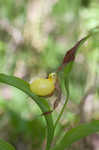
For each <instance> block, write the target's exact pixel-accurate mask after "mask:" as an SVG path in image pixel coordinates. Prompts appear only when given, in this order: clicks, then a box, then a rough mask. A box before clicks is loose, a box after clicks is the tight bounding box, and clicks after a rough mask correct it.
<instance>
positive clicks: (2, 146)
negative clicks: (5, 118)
mask: <svg viewBox="0 0 99 150" xmlns="http://www.w3.org/2000/svg"><path fill="white" fill-rule="evenodd" d="M0 150H15V148H14V147H13V146H12V145H10V144H9V143H7V142H5V141H3V140H2V139H0Z"/></svg>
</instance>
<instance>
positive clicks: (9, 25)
mask: <svg viewBox="0 0 99 150" xmlns="http://www.w3.org/2000/svg"><path fill="white" fill-rule="evenodd" d="M37 2H38V3H41V2H43V0H38V1H37ZM38 3H37V4H38ZM47 3H48V4H47ZM50 3H51V4H50ZM98 3H99V2H98V0H94V1H93V0H74V1H73V0H57V1H53V2H52V1H50V2H49V1H48V0H47V1H46V2H45V4H43V3H42V5H40V7H39V8H38V9H40V11H38V10H37V12H36V13H37V14H39V13H40V14H41V16H40V17H41V18H39V17H38V16H36V17H37V18H39V19H38V20H36V21H37V22H36V21H34V22H32V19H33V17H34V16H35V15H34V14H35V13H34V12H32V11H30V9H29V7H28V6H29V5H31V7H32V5H34V6H35V7H36V5H37V4H36V1H35V0H34V1H32V0H31V1H29V0H28V1H27V0H15V1H13V0H0V10H1V11H0V73H7V74H9V75H16V76H18V77H21V78H24V79H25V80H27V81H30V80H31V79H32V78H33V77H35V76H38V75H40V76H46V75H47V73H49V72H51V71H55V70H56V69H57V67H58V66H59V65H60V64H61V61H62V58H63V57H64V54H65V53H66V51H67V50H68V49H70V48H71V47H72V46H73V45H74V44H75V43H76V42H77V40H79V39H81V37H83V36H85V35H86V34H87V32H88V31H89V30H90V29H92V28H94V27H96V26H98V25H99V15H98V14H99V4H98ZM43 5H44V7H43ZM34 6H33V8H34ZM48 6H49V7H50V11H49V12H47V10H46V9H47V7H48ZM43 8H44V9H43ZM31 10H32V9H31ZM28 11H30V14H31V15H28ZM34 11H35V10H34ZM43 11H44V12H43ZM32 13H34V14H32ZM29 17H31V18H30V20H31V22H32V24H30V22H29V21H28V18H29ZM34 18H35V17H34ZM40 19H41V20H40ZM36 23H38V24H39V25H38V27H37V29H36V28H35V29H34V28H33V26H35V24H36ZM26 24H27V25H26ZM28 29H30V31H28ZM36 30H37V31H36ZM38 30H39V31H38ZM35 33H37V34H38V35H39V36H40V39H41V43H42V44H43V46H42V47H43V48H42V49H40V50H39V46H38V45H39V39H38V38H37V39H36V41H35V42H36V45H37V46H35V45H33V44H32V43H31V40H30V34H32V35H33V37H35ZM42 33H43V34H42ZM27 34H28V36H27ZM25 36H27V39H26V38H24V37H25ZM43 36H45V37H46V43H43V41H42V39H43V38H44V37H43ZM28 41H29V42H28ZM41 43H40V44H41ZM91 87H94V88H95V89H96V91H95V93H94V94H93V101H94V100H96V101H97V103H96V101H95V103H96V105H97V108H93V107H96V105H94V106H93V107H92V108H91V110H93V109H94V111H95V110H96V112H94V114H95V117H96V119H99V112H98V111H97V110H99V109H98V108H99V107H98V106H99V35H98V34H96V35H94V36H93V38H90V39H89V40H88V42H86V43H85V44H84V46H82V47H81V48H80V51H79V53H78V54H77V58H76V60H75V64H74V67H73V70H72V73H71V75H70V100H71V101H70V104H69V105H68V108H67V110H66V111H65V113H64V116H63V118H62V121H61V122H62V123H60V126H59V128H58V129H57V133H56V135H57V136H59V133H60V128H63V126H64V124H66V123H67V124H68V123H69V124H71V126H72V125H73V124H74V123H75V124H76V123H77V121H78V120H79V118H78V111H79V104H80V103H81V100H82V99H83V98H84V96H85V95H86V93H87V91H88V89H90V88H91ZM62 103H64V101H63V102H62ZM90 103H92V102H90ZM88 104H89V101H88V102H87V101H86V105H88ZM92 104H93V103H92ZM60 108H61V104H60V107H59V108H58V110H57V111H56V112H54V114H53V118H54V119H55V118H56V116H57V112H58V111H59V110H60ZM40 113H41V112H40V110H39V109H38V107H37V105H36V104H34V103H33V102H31V100H30V99H28V98H27V97H26V95H24V94H23V93H22V92H20V91H19V90H16V89H15V88H9V87H7V86H5V85H1V84H0V138H4V139H6V140H8V141H9V142H10V143H12V144H13V145H15V146H16V147H17V149H18V150H21V149H24V150H33V149H35V150H36V149H37V150H38V149H40V146H41V147H42V146H43V147H44V146H45V142H46V141H44V138H45V128H46V126H45V123H44V122H43V121H42V118H41V117H40V116H39V115H40ZM88 114H89V113H88ZM66 116H67V118H66ZM91 116H92V117H93V118H94V116H93V115H91ZM91 116H90V119H92V118H91ZM86 118H87V114H86ZM78 122H79V121H78ZM5 129H6V130H5ZM24 145H25V146H24ZM31 145H32V146H31Z"/></svg>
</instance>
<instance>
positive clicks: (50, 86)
mask: <svg viewBox="0 0 99 150" xmlns="http://www.w3.org/2000/svg"><path fill="white" fill-rule="evenodd" d="M56 79H57V75H56V73H50V74H49V76H48V78H37V79H35V80H34V81H32V83H31V84H30V89H31V91H32V92H33V93H34V94H36V95H38V96H48V95H50V94H52V93H53V92H54V90H55V83H56Z"/></svg>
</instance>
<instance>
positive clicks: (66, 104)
mask: <svg viewBox="0 0 99 150" xmlns="http://www.w3.org/2000/svg"><path fill="white" fill-rule="evenodd" d="M68 99H69V92H67V97H66V101H65V104H64V105H63V107H62V110H61V112H60V114H59V116H58V118H57V120H56V122H55V125H54V131H55V129H56V126H57V124H58V122H59V120H60V118H61V116H62V114H63V112H64V109H65V107H66V105H67V102H68Z"/></svg>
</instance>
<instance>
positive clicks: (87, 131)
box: [52, 120, 99, 150]
mask: <svg viewBox="0 0 99 150" xmlns="http://www.w3.org/2000/svg"><path fill="white" fill-rule="evenodd" d="M96 132H99V120H95V121H92V122H90V123H85V124H82V125H79V126H78V127H76V128H72V129H71V130H69V131H68V132H67V133H66V134H65V135H64V137H63V138H62V139H61V140H60V142H59V143H58V144H57V145H56V146H55V147H54V148H53V149H52V150H65V149H66V148H68V147H69V146H71V145H72V144H73V143H74V142H77V141H78V140H80V139H82V138H84V137H86V136H88V135H91V134H93V133H96Z"/></svg>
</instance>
